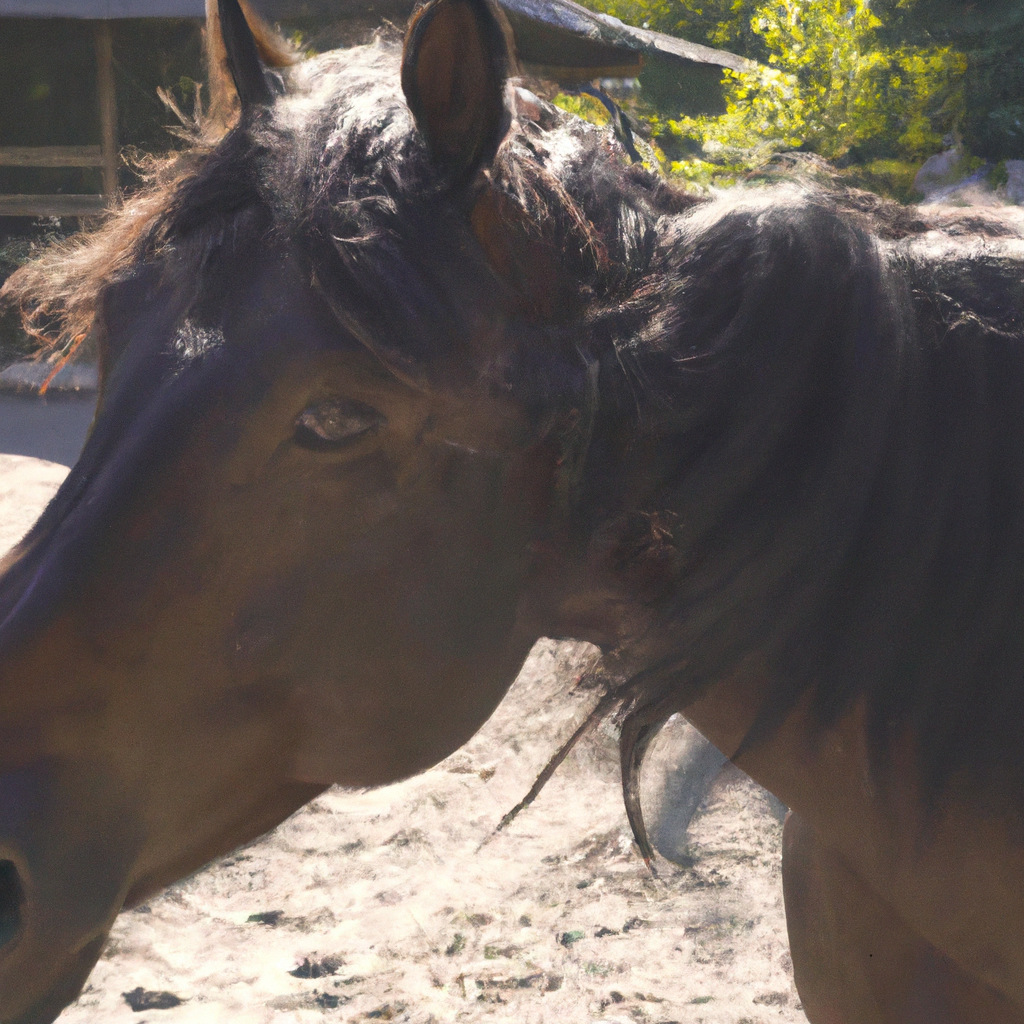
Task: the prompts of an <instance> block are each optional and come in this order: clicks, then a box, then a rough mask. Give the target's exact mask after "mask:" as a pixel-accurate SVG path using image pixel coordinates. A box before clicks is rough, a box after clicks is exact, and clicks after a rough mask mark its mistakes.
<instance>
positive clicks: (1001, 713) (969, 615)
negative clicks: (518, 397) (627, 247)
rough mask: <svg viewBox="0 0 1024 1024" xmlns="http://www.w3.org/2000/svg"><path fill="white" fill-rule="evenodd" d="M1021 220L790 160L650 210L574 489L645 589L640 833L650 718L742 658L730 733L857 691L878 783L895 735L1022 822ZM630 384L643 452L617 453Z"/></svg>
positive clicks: (943, 778)
mask: <svg viewBox="0 0 1024 1024" xmlns="http://www.w3.org/2000/svg"><path fill="white" fill-rule="evenodd" d="M922 218H924V219H922ZM927 219H930V220H931V223H925V220H927ZM1022 228H1024V223H1022V222H1021V219H1020V218H1019V217H1017V216H1015V215H1014V214H1013V212H1012V211H1011V212H1007V213H1006V214H1003V215H1000V214H999V213H996V212H991V213H984V212H979V211H961V212H959V213H957V214H953V215H950V214H949V213H944V212H938V213H935V214H930V213H929V212H928V211H925V210H921V211H906V210H902V211H901V210H899V209H894V208H893V207H891V206H889V205H887V204H882V205H881V206H879V205H878V204H877V203H868V202H866V201H865V200H864V197H863V196H861V195H857V194H848V193H843V192H842V191H839V190H833V189H828V188H821V187H815V186H813V185H812V186H808V185H806V184H804V185H802V186H794V185H792V184H791V185H789V186H788V187H781V188H780V187H775V188H772V189H770V190H767V191H762V190H753V191H751V190H739V191H737V192H734V193H733V194H731V195H727V196H723V197H721V198H720V199H719V200H717V201H716V202H715V203H713V204H711V205H709V206H707V207H704V208H703V209H700V210H696V211H694V212H692V213H691V214H690V215H689V216H687V217H685V218H682V219H681V220H680V221H679V222H678V223H677V224H676V225H674V226H673V227H671V228H669V230H668V231H667V232H666V237H665V239H664V240H663V244H662V246H661V247H660V251H659V252H660V255H658V256H656V258H655V260H654V261H653V265H652V271H651V273H650V275H649V276H648V278H647V279H646V282H645V287H646V289H647V292H648V295H647V298H646V300H645V304H646V309H645V310H644V312H643V313H642V315H640V316H639V318H638V321H637V323H635V324H634V327H636V326H639V329H638V330H637V331H636V333H633V334H627V333H624V332H622V331H621V329H620V327H619V325H617V324H614V323H613V324H612V325H611V327H612V328H613V329H614V331H615V336H614V338H613V339H612V342H611V343H612V347H613V349H614V353H615V355H614V365H613V360H612V359H611V358H609V359H608V363H609V372H608V373H607V374H605V375H603V378H602V380H603V386H604V388H605V390H606V395H605V398H604V402H605V409H606V412H605V414H604V418H603V421H602V422H599V423H598V424H597V426H596V427H595V431H594V440H593V442H592V456H591V461H590V465H589V469H588V477H589V480H590V489H589V490H588V491H587V492H586V493H585V494H584V495H583V497H582V501H581V504H582V505H583V506H584V507H585V508H586V509H587V512H588V515H589V516H590V522H589V525H588V528H589V529H593V530H599V531H600V530H605V531H607V529H608V527H607V524H608V523H613V524H616V526H615V529H616V530H617V531H618V532H619V533H620V534H621V535H622V536H623V537H624V538H625V539H626V543H625V544H624V545H622V546H620V547H616V548H614V551H615V557H616V558H617V559H619V565H618V566H616V571H617V573H618V574H619V577H620V578H621V579H624V580H625V581H626V582H627V585H631V586H632V587H633V590H634V592H635V593H636V592H639V593H640V595H641V596H646V598H647V600H648V601H649V602H650V603H651V605H652V607H654V608H656V616H655V622H656V624H655V626H653V627H651V629H650V630H649V635H646V636H641V637H639V638H637V641H636V642H635V644H634V645H633V646H634V647H635V650H632V651H631V650H630V649H629V645H627V648H626V649H625V650H624V651H622V652H620V654H619V656H618V660H619V662H620V666H619V668H618V669H617V672H618V680H617V682H616V683H615V685H616V686H618V687H619V692H620V693H621V695H622V700H623V702H624V712H623V716H624V728H623V735H622V756H623V783H624V789H625V792H626V800H627V808H628V809H629V811H630V818H631V821H632V823H633V826H634V830H635V832H636V834H637V837H638V839H639V840H640V841H641V846H642V847H643V846H645V844H646V839H645V833H644V830H643V824H642V817H641V815H640V811H639V801H638V797H637V792H638V783H637V777H638V773H639V767H640V764H641V762H642V758H643V752H644V749H645V747H646V745H647V743H648V742H649V741H650V739H651V738H652V737H653V735H654V734H655V733H656V732H657V729H658V728H660V726H661V724H662V723H663V722H664V721H665V720H666V719H667V718H668V717H669V716H670V715H671V714H673V713H675V712H678V711H682V712H683V713H685V710H686V707H687V705H688V704H689V703H690V702H692V701H693V700H695V699H696V698H697V697H699V696H701V695H702V694H703V692H705V690H706V689H707V688H708V687H709V686H712V685H714V684H715V683H716V682H718V681H720V680H723V679H734V680H735V679H738V678H743V677H744V676H745V675H750V676H759V677H760V678H767V679H770V680H771V681H772V685H771V687H770V689H769V691H768V693H767V696H766V697H765V700H764V703H763V705H762V706H761V707H760V708H759V709H752V710H754V711H756V712H757V713H756V717H755V720H754V724H753V726H752V727H751V729H750V732H749V733H748V735H747V737H746V739H745V741H744V742H743V744H742V745H741V746H740V748H739V749H738V750H735V751H726V753H727V754H730V755H732V756H734V757H735V756H739V755H742V754H743V753H744V752H745V751H746V750H748V749H750V748H752V747H754V746H755V745H757V744H758V743H759V742H761V741H763V740H765V739H767V738H768V737H770V736H771V735H772V734H773V733H774V732H775V731H776V730H777V728H778V727H779V726H780V725H781V723H782V721H783V720H784V719H785V718H786V717H787V716H788V715H789V713H790V712H792V711H793V710H794V709H795V708H796V707H797V706H798V705H803V706H805V707H807V708H808V710H809V712H810V717H811V720H812V721H813V722H815V723H816V728H817V729H818V730H819V731H821V732H824V730H826V729H828V728H829V727H830V726H831V725H833V724H835V723H836V722H837V721H838V720H839V719H840V718H841V717H842V716H843V715H844V714H846V713H847V712H848V711H850V710H851V709H852V708H853V707H854V706H856V705H858V704H862V705H863V708H864V711H865V715H866V724H867V730H868V742H869V750H870V755H871V759H872V764H873V767H874V769H875V774H876V779H875V781H876V783H877V784H879V785H882V786H884V784H885V778H886V769H887V768H888V767H889V766H890V764H891V761H890V758H891V756H892V752H893V749H894V744H896V743H898V742H900V741H901V740H903V739H905V738H906V737H907V736H908V735H909V736H911V737H912V738H913V743H914V744H915V750H916V754H917V757H918V769H919V782H920V786H921V791H922V794H923V797H924V799H925V800H926V801H930V802H931V804H930V805H931V806H932V808H933V810H934V809H935V808H937V807H938V806H939V802H940V800H941V799H942V798H943V797H944V796H945V795H948V792H949V787H950V786H955V787H962V788H967V789H970V790H971V791H972V792H974V793H977V792H983V793H984V794H985V798H986V799H989V800H990V801H991V802H992V803H993V805H996V804H998V805H1000V806H1005V805H1009V806H1010V807H1011V808H1012V813H1013V814H1015V815H1017V817H1018V818H1020V819H1021V820H1022V824H1024V813H1022V808H1021V806H1020V799H1019V794H1020V792H1021V791H1022V786H1024V764H1022V763H1020V761H1021V759H1020V757H1019V756H1018V753H1019V743H1018V742H1017V736H1018V722H1017V716H1016V713H1015V712H1013V711H1012V710H1011V709H1012V708H1014V707H1017V706H1019V703H1020V699H1021V696H1022V693H1021V691H1022V689H1024V583H1022V581H1021V580H1020V559H1021V556H1022V554H1024V502H1022V501H1021V497H1020V480H1024V409H1022V403H1021V402H1020V400H1019V394H1020V390H1021V388H1022V387H1024V301H1022V300H1024V242H1022V238H1024V230H1022ZM964 235H968V236H970V235H974V236H975V237H974V243H973V244H971V243H970V242H969V241H967V240H965V238H964ZM965 243H966V244H965ZM631 406H632V407H634V408H635V409H636V410H637V411H636V412H635V413H634V414H633V419H634V422H635V423H636V424H637V426H636V428H635V430H634V433H633V435H632V438H631V444H632V451H633V459H634V460H635V461H637V462H640V463H641V464H642V465H643V466H644V470H643V473H641V474H637V473H633V474H629V473H627V474H625V478H624V479H621V480H616V479H615V475H614V472H610V471H609V470H607V469H606V468H605V466H608V465H613V464H617V465H619V466H620V467H621V465H622V462H621V459H616V458H615V456H614V452H615V450H616V447H621V445H622V438H621V434H619V433H617V428H616V426H615V424H616V422H617V421H619V420H621V419H623V418H624V417H626V416H628V412H627V410H628V409H629V408H630V407H631ZM646 453H651V457H650V462H649V463H645V462H644V455H645V454H646ZM651 466H655V467H657V473H656V475H655V474H654V472H653V471H652V470H651ZM624 554H625V557H623V555H624ZM638 588H639V590H638ZM631 665H639V666H640V669H639V671H635V670H631V668H630V666H631ZM647 851H648V852H649V847H647Z"/></svg>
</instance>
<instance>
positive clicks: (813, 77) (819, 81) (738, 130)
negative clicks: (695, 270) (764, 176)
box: [668, 0, 967, 166]
mask: <svg viewBox="0 0 1024 1024" xmlns="http://www.w3.org/2000/svg"><path fill="white" fill-rule="evenodd" d="M880 25H881V22H880V21H879V19H878V18H877V17H876V16H875V15H874V14H873V13H872V12H871V10H870V7H869V4H868V0H852V2H851V0H819V2H816V3H802V2H799V0H772V2H770V3H761V4H758V5H757V6H756V8H755V9H754V13H753V17H752V19H751V26H752V28H753V30H754V31H755V32H756V33H757V34H758V35H760V36H761V37H762V38H763V40H764V43H765V46H766V48H767V50H768V51H769V55H768V61H767V66H762V67H760V68H758V69H756V70H753V71H750V72H726V76H727V78H728V85H727V98H726V102H727V110H726V113H725V114H724V115H722V116H721V117H716V118H707V117H703V118H680V119H678V120H674V121H670V122H669V123H668V128H669V130H670V131H672V132H674V133H676V134H678V135H680V136H683V137H688V138H692V139H694V140H697V141H699V142H700V143H701V144H702V146H703V148H704V151H705V153H706V154H708V155H710V156H711V157H712V160H713V162H715V163H724V164H726V165H727V166H734V165H745V164H751V163H756V162H759V161H760V160H762V159H764V158H765V157H766V156H768V155H770V154H771V153H772V152H777V151H779V150H781V149H790V148H797V147H799V148H803V149H807V150H810V151H811V152H814V153H818V154H820V155H821V156H824V157H826V158H827V159H829V160H837V159H842V158H853V159H856V160H858V161H862V160H864V159H865V158H874V159H877V158H883V157H886V158H890V159H892V158H895V159H901V160H904V161H906V160H920V159H923V158H924V157H927V156H928V155H930V154H931V153H934V152H936V150H938V149H940V148H941V146H942V143H943V137H944V136H945V135H947V134H950V133H955V132H956V129H957V127H958V123H959V120H960V118H961V117H962V115H963V94H962V91H961V89H960V82H961V79H962V78H963V75H964V72H965V71H966V67H967V66H966V61H965V60H964V57H963V56H962V55H961V54H959V53H957V52H956V51H954V50H953V49H951V48H950V47H939V46H931V47H919V46H899V47H894V48H889V47H885V46H882V45H881V44H880V43H879V42H878V39H877V36H876V31H877V29H878V28H879V27H880Z"/></svg>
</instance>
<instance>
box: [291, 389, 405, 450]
mask: <svg viewBox="0 0 1024 1024" xmlns="http://www.w3.org/2000/svg"><path fill="white" fill-rule="evenodd" d="M385 422H386V417H385V416H384V414H383V413H380V412H378V411H377V410H376V409H374V408H373V407H372V406H370V405H364V404H363V403H362V402H356V401H353V400H352V399H347V398H328V399H326V400H325V401H323V402H316V403H314V404H313V405H310V406H308V407H307V408H306V409H303V411H302V412H301V413H299V415H298V418H297V419H296V420H295V441H296V443H297V444H300V445H302V447H303V448H312V449H315V450H321V451H322V450H324V449H327V448H343V447H344V446H345V445H347V444H349V443H351V442H352V441H355V440H356V438H359V437H362V436H363V435H364V434H368V433H370V432H371V431H373V430H377V429H378V428H380V427H381V426H382V425H383V424H384V423H385Z"/></svg>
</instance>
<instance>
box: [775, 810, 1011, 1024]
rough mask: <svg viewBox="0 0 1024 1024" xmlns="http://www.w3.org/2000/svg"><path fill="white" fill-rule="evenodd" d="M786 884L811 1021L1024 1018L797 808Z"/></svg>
mask: <svg viewBox="0 0 1024 1024" xmlns="http://www.w3.org/2000/svg"><path fill="white" fill-rule="evenodd" d="M782 884H783V893H784V896H785V903H786V925H787V928H788V930H789V946H790V951H791V953H792V956H793V973H794V975H795V977H796V987H797V991H798V992H799V993H800V1000H801V1002H802V1003H803V1008H804V1012H805V1013H806V1014H807V1019H808V1020H809V1021H810V1022H811V1024H1024V1012H1022V1011H1021V1010H1020V1009H1019V1008H1018V1007H1016V1006H1014V1005H1013V1004H1012V1003H1010V1002H1009V1000H1007V999H1006V997H1005V996H1003V995H1002V994H1000V993H998V992H996V991H995V989H993V988H991V987H989V986H988V985H986V984H985V983H984V982H981V981H979V980H977V979H976V978H973V977H971V976H970V975H968V974H966V973H964V972H963V971H962V970H961V969H960V968H959V967H958V966H957V965H956V964H955V963H954V962H953V961H952V960H950V959H949V958H948V957H947V956H945V955H944V954H943V953H942V952H940V951H939V950H938V949H937V948H936V947H935V946H933V945H931V943H929V942H927V941H926V940H925V939H923V938H921V936H920V935H918V934H917V933H916V932H915V931H913V930H912V929H911V928H910V927H909V926H908V925H906V924H905V923H904V922H903V920H902V919H901V918H900V917H899V916H898V915H897V914H896V912H895V911H894V910H893V909H892V908H891V907H890V906H889V905H888V904H887V903H886V902H885V901H884V900H882V899H880V898H879V897H878V896H876V895H875V894H874V892H873V891H872V890H871V889H869V888H868V886H867V885H866V884H865V883H864V882H863V881H862V880H861V879H860V877H859V876H858V875H857V874H856V873H855V872H854V871H852V870H851V869H850V868H849V867H847V866H846V864H845V863H844V862H843V860H842V858H840V857H839V856H838V855H837V854H836V853H834V852H833V851H832V850H830V849H828V848H827V847H826V846H825V845H824V844H823V843H822V842H821V841H820V840H819V839H818V837H817V836H816V835H815V832H814V829H813V828H812V827H811V826H810V825H808V824H807V822H805V821H804V820H803V819H801V818H800V817H799V816H797V815H796V814H794V813H793V812H792V811H791V812H790V813H789V815H788V816H787V818H786V824H785V828H784V830H783V854H782Z"/></svg>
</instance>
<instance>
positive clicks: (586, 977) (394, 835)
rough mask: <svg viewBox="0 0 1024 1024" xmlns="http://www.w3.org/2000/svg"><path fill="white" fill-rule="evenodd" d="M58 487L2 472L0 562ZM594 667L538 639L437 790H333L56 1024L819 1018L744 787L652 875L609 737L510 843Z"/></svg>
mask: <svg viewBox="0 0 1024 1024" xmlns="http://www.w3.org/2000/svg"><path fill="white" fill-rule="evenodd" d="M65 472H66V470H65V468H64V467H61V466H55V465H53V464H48V463H42V462H39V461H38V460H35V459H29V458H24V457H19V456H13V455H3V456H0V524H2V529H3V533H2V534H0V543H11V542H13V541H14V540H15V539H16V537H17V536H18V535H20V533H21V532H22V531H23V530H24V529H25V528H27V526H28V525H29V524H30V523H31V521H32V520H33V518H34V517H35V515H36V514H38V512H39V511H40V509H41V508H42V506H43V505H44V504H45V502H46V500H47V499H48V497H49V495H50V494H52V492H53V491H54V490H55V489H56V487H57V486H58V485H59V482H60V480H61V479H62V478H63V476H64V474H65ZM592 657H593V651H592V649H589V648H587V647H586V646H585V645H578V644H555V643H553V642H551V641H542V642H541V643H539V644H538V645H537V647H536V648H535V649H534V652H533V654H532V655H531V657H530V659H529V661H528V662H527V664H526V666H525V667H524V669H523V672H522V674H521V675H520V678H519V679H518V681H517V682H516V684H515V685H514V687H513V689H512V691H511V692H510V693H509V695H508V697H507V698H506V700H505V701H504V702H503V703H502V705H501V707H500V708H499V709H498V711H497V712H496V713H495V715H494V716H493V717H492V719H491V721H490V722H488V724H487V725H486V726H485V727H484V729H483V730H481V732H480V733H479V734H478V735H477V736H476V737H475V738H474V739H473V740H472V741H471V742H470V743H469V744H468V745H467V746H466V747H465V748H463V749H462V750H461V751H459V752H458V753H456V754H455V755H453V756H452V757H451V758H449V759H448V760H447V761H445V762H443V763H442V764H441V765H439V766H438V767H436V768H435V769H433V770H432V771H430V772H427V773H426V774H424V775H422V776H419V777H418V778H415V779H412V780H409V781H407V782H404V783H402V784H400V785H396V786H392V787H389V788H386V789H381V790H377V791H373V792H346V791H342V790H337V789H335V790H332V791H330V792H328V793H326V794H325V795H324V796H322V797H321V798H319V799H318V800H316V801H314V802H313V803H312V804H310V805H308V806H307V807H305V808H304V809H303V810H302V811H300V812H299V813H298V814H296V815H294V816H293V817H292V818H290V819H289V820H288V821H286V822H285V823H284V824H283V825H281V826H280V827H279V828H277V829H276V830H275V831H274V832H272V833H270V834H269V835H267V836H265V837H263V838H262V839H261V840H259V841H258V842H256V843H253V844H252V845H250V846H248V847H247V848H245V849H244V850H242V851H239V852H236V853H234V854H233V855H231V856H229V857H225V858H224V859H222V860H221V861H219V862H218V863H216V864H214V865H211V866H210V867H208V868H207V869H206V870H204V871H202V872H200V873H198V874H196V875H194V876H193V877H191V878H189V879H187V880H186V881H184V882H181V883H179V884H178V885H176V886H174V887H173V888H171V889H170V890H168V892H167V893H165V894H164V895H163V896H161V897H159V898H158V899H155V900H153V901H152V902H150V903H149V904H147V905H145V906H142V907H139V908H137V909H136V910H134V911H132V912H131V913H127V914H123V915H122V916H121V918H120V919H119V920H118V922H117V924H116V925H115V927H114V930H113V934H112V936H111V939H110V942H109V944H108V947H107V949H106V951H105V953H104V954H103V957H102V959H101V960H100V962H99V964H98V965H97V967H96V969H95V970H94V971H93V974H92V976H91V978H90V980H89V983H88V985H87V987H86V989H85V991H84V993H83V994H82V996H81V998H80V999H79V1000H78V1002H77V1003H75V1004H74V1005H73V1006H71V1007H69V1008H68V1009H67V1010H66V1011H65V1013H64V1014H63V1016H62V1017H61V1021H62V1022H63V1024H115V1022H123V1024H128V1022H134V1024H158V1022H166V1024H185V1022H188V1024H200V1022H202V1024H206V1022H210V1024H212V1022H218V1024H221V1022H228V1024H235V1022H237V1024H249V1022H252V1024H255V1022H270V1021H273V1022H275V1024H285V1022H305V1021H320V1020H328V1021H345V1022H348V1021H364V1020H394V1021H408V1022H415V1024H427V1022H438V1024H440V1022H448V1021H460V1022H462V1021H465V1022H470V1021H494V1022H508V1024H513V1022H514V1024H556V1022H557V1024H597V1022H603V1024H627V1022H634V1021H635V1022H646V1021H650V1022H652V1024H667V1022H671V1021H676V1022H687V1024H690V1022H692V1024H702V1022H707V1024H719V1022H721V1024H767V1022H770V1021H784V1022H794V1024H797V1022H802V1021H804V1019H805V1018H804V1016H803V1014H802V1012H801V1011H800V1009H799V1003H798V999H797V995H796V992H795V990H794V989H793V985H792V971H791V964H790V959H789V954H788V951H787V946H786V938H785V924H784V918H783V911H782V894H781V884H780V877H779V860H780V826H779V824H778V821H777V820H776V818H774V817H773V816H772V814H771V813H770V811H769V808H768V806H767V803H766V801H765V799H764V796H763V794H762V793H761V792H760V791H759V790H757V789H756V788H755V787H754V786H753V785H752V784H751V783H750V782H749V781H748V780H746V778H745V777H743V776H742V775H740V774H739V773H738V772H736V771H735V769H730V770H729V771H727V772H726V773H725V774H724V775H723V776H722V777H721V778H720V779H719V781H718V783H717V784H716V785H715V787H714V788H713V789H712V791H711V793H710V795H709V796H708V797H707V799H705V800H704V801H703V803H702V805H701V806H700V808H699V810H698V812H697V815H696V817H695V818H694V820H693V823H692V826H691V829H690V834H689V837H690V842H689V848H688V850H687V851H686V856H687V860H686V866H677V865H673V864H669V863H668V862H665V861H662V862H659V865H658V869H659V876H658V877H654V876H652V874H651V873H650V872H649V871H648V869H647V868H646V867H645V866H644V864H643V862H642V860H641V859H640V858H639V857H638V855H637V854H636V852H635V850H634V848H633V844H632V840H631V837H630V834H629V830H628V827H627V825H626V820H625V815H624V812H623V810H622V800H621V795H620V790H619V778H618V769H617V761H616V756H617V755H616V747H615V738H614V736H613V735H612V734H611V732H610V730H608V729H604V730H598V731H596V732H595V733H594V734H593V735H592V736H591V737H590V738H589V739H587V740H585V741H584V742H583V743H582V744H581V745H580V746H579V747H578V748H577V750H576V751H575V752H574V753H573V754H571V755H570V757H569V758H568V759H567V761H566V763H565V764H564V765H563V766H562V767H561V768H560V770H559V771H558V773H557V774H556V775H555V777H554V779H553V780H552V781H551V782H550V783H549V784H548V786H547V788H546V789H545V790H544V792H543V793H542V794H541V796H540V797H539V799H538V800H537V801H536V803H535V804H534V805H533V806H532V807H531V808H529V809H528V810H527V811H525V812H524V813H523V814H522V815H520V817H519V818H518V819H516V821H514V822H513V823H512V825H511V826H510V828H509V829H508V830H507V832H504V833H500V834H497V835H495V833H494V828H495V825H496V824H497V822H498V821H499V820H500V819H501V817H502V815H503V814H504V813H505V812H506V811H507V810H508V809H509V808H511V807H512V806H513V805H514V804H515V803H516V802H517V801H518V800H519V799H520V797H521V796H522V795H523V794H524V793H525V792H526V790H527V789H528V788H529V786H530V784H531V783H532V781H533V779H534V777H535V776H536V774H537V772H538V771H539V770H540V768H541V767H542V766H543V764H544V763H545V762H546V760H547V758H548V757H549V756H550V754H551V753H552V752H553V750H554V749H555V748H556V747H557V746H558V744H559V742H560V741H561V740H562V739H563V738H564V737H566V736H567V735H568V734H569V733H570V732H571V730H572V728H573V726H574V724H575V723H576V722H578V721H579V720H580V719H581V717H582V716H583V715H584V714H585V713H586V711H587V710H588V709H589V707H590V705H591V703H592V701H593V695H592V694H591V693H588V692H587V691H586V690H581V689H574V683H575V682H576V681H577V680H578V679H579V678H580V676H581V674H582V673H583V672H584V671H585V669H586V667H587V666H588V664H589V663H590V661H591V659H592ZM658 771H659V767H658V765H657V764H656V765H654V766H653V773H652V778H653V779H655V780H656V779H657V773H658ZM133 1005H134V1006H135V1007H137V1009H133Z"/></svg>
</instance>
